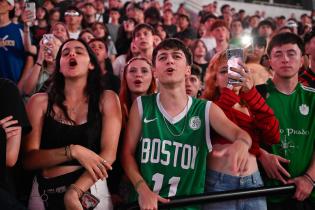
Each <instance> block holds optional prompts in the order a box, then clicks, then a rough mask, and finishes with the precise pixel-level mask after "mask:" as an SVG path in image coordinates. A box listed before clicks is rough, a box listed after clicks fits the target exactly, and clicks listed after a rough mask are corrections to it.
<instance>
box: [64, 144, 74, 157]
mask: <svg viewBox="0 0 315 210" xmlns="http://www.w3.org/2000/svg"><path fill="white" fill-rule="evenodd" d="M65 156H66V157H67V159H68V160H72V159H73V158H72V155H71V150H70V146H69V145H67V146H65Z"/></svg>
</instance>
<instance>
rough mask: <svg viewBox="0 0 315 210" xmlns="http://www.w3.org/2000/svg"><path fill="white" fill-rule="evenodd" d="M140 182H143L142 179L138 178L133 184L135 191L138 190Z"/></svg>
mask: <svg viewBox="0 0 315 210" xmlns="http://www.w3.org/2000/svg"><path fill="white" fill-rule="evenodd" d="M142 183H144V180H143V179H140V180H138V181H137V182H136V184H135V190H136V191H137V190H138V188H139V187H140V185H141V184H142Z"/></svg>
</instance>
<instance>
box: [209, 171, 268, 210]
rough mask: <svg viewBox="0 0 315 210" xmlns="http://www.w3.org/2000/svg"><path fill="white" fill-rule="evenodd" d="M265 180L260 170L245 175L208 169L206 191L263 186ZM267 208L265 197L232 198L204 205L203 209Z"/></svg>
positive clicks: (260, 209) (263, 209) (250, 209)
mask: <svg viewBox="0 0 315 210" xmlns="http://www.w3.org/2000/svg"><path fill="white" fill-rule="evenodd" d="M263 185H264V184H263V181H262V179H261V176H260V173H259V171H256V172H255V173H253V174H252V175H249V176H245V177H238V176H231V175H228V174H223V173H219V172H216V171H213V170H208V171H207V175H206V186H205V191H206V192H219V191H227V190H237V189H247V188H256V187H262V186H263ZM253 209H255V210H267V204H266V198H265V197H254V198H248V199H239V200H230V201H222V202H215V203H208V204H206V205H204V207H203V210H253Z"/></svg>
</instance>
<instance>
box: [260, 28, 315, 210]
mask: <svg viewBox="0 0 315 210" xmlns="http://www.w3.org/2000/svg"><path fill="white" fill-rule="evenodd" d="M267 52H268V56H269V61H270V65H271V67H272V69H273V71H274V73H275V75H274V77H273V79H272V80H268V81H267V84H265V85H264V86H260V88H259V89H261V90H262V89H264V95H265V96H266V102H267V104H268V105H269V106H270V107H271V108H272V109H273V111H274V113H275V115H276V117H277V118H278V120H279V122H280V134H281V141H280V143H279V144H277V145H273V146H272V147H270V148H268V150H269V151H268V152H269V153H268V152H266V151H263V152H262V155H261V156H260V158H259V160H260V162H261V163H262V165H263V167H264V169H265V171H266V174H267V176H268V177H269V178H270V179H269V180H268V182H267V183H266V184H267V185H279V184H280V182H279V181H281V182H282V183H283V184H291V183H294V184H295V185H296V191H295V194H294V196H293V199H292V196H289V195H284V196H272V198H269V199H268V208H269V209H273V210H290V209H292V210H293V209H294V210H300V209H301V210H302V209H315V192H314V191H313V192H312V190H313V181H314V180H315V153H314V143H315V123H314V119H315V118H314V117H315V109H314V107H315V90H314V89H312V88H307V87H304V86H303V85H301V84H300V83H299V82H298V71H299V69H300V67H301V66H302V64H303V54H304V45H303V41H302V40H301V39H300V38H299V37H298V36H297V35H295V34H293V33H283V34H278V35H276V36H274V37H273V38H272V40H271V41H270V43H269V47H268V50H267ZM261 87H264V88H261ZM277 180H279V181H277Z"/></svg>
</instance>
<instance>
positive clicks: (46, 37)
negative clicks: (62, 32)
mask: <svg viewBox="0 0 315 210" xmlns="http://www.w3.org/2000/svg"><path fill="white" fill-rule="evenodd" d="M53 38H54V35H53V34H44V35H43V44H48V43H49V42H51V41H52V40H53Z"/></svg>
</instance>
